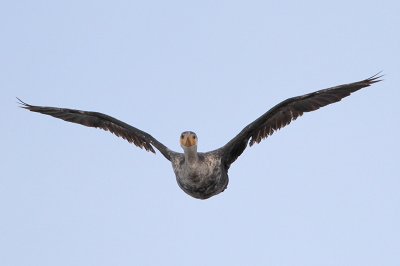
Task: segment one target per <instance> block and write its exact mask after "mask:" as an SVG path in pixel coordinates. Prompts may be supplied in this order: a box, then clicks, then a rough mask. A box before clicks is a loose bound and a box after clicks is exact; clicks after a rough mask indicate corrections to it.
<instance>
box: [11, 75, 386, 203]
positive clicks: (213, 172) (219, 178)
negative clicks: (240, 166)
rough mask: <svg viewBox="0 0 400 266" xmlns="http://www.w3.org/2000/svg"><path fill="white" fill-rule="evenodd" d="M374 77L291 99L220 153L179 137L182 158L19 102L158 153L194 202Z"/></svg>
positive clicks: (119, 130)
mask: <svg viewBox="0 0 400 266" xmlns="http://www.w3.org/2000/svg"><path fill="white" fill-rule="evenodd" d="M381 77H382V76H381V75H379V73H378V74H376V75H374V76H372V77H370V78H367V79H365V80H362V81H358V82H353V83H348V84H343V85H339V86H335V87H331V88H327V89H323V90H319V91H316V92H312V93H309V94H305V95H302V96H297V97H293V98H289V99H287V100H285V101H283V102H281V103H279V104H277V105H275V106H274V107H272V108H271V109H270V110H269V111H267V112H266V113H264V114H263V115H261V116H260V117H259V118H257V119H256V120H255V121H253V122H252V123H250V124H249V125H247V126H246V127H245V128H243V130H242V131H240V132H239V134H237V135H236V136H235V137H234V138H233V139H231V140H230V141H229V142H228V143H227V144H225V145H224V146H222V147H221V148H219V149H216V150H213V151H210V152H198V151H197V144H198V138H197V135H196V133H194V132H192V131H185V132H183V133H182V134H181V135H180V137H179V138H180V146H181V147H182V149H183V153H180V152H175V151H173V150H171V149H169V148H167V147H166V146H165V145H164V144H162V143H161V142H159V141H158V140H157V139H156V138H154V137H153V136H151V135H150V134H148V133H147V132H144V131H142V130H140V129H138V128H136V127H133V126H131V125H128V124H126V123H124V122H122V121H120V120H118V119H115V118H113V117H111V116H108V115H106V114H102V113H98V112H89V111H80V110H74V109H67V108H58V107H44V106H35V105H30V104H27V103H25V102H23V101H22V100H20V99H19V98H17V99H18V100H19V103H20V104H21V106H20V107H22V108H25V109H27V110H29V111H32V112H38V113H42V114H45V115H50V116H53V117H56V118H59V119H63V120H65V121H67V122H72V123H77V124H81V125H84V126H87V127H95V128H101V129H103V130H106V131H110V132H111V133H113V134H115V135H116V136H118V137H121V138H123V139H125V140H127V141H128V142H130V143H133V144H134V145H136V146H138V147H139V148H142V149H143V148H144V149H145V150H146V151H150V152H153V153H155V150H154V149H157V150H158V151H160V152H161V154H162V155H163V156H164V157H165V158H166V159H167V160H169V161H170V162H171V164H172V168H173V170H174V172H175V176H176V180H177V182H178V185H179V187H180V188H181V189H182V190H183V191H184V192H186V193H187V194H188V195H190V196H192V197H194V198H197V199H208V198H210V197H212V196H215V195H217V194H219V193H221V192H222V191H224V190H225V189H226V187H227V185H228V181H229V178H228V169H229V167H230V166H231V164H232V163H233V162H235V161H236V159H237V158H238V157H239V156H240V155H241V154H242V153H243V151H244V150H245V149H246V147H247V146H248V145H249V146H252V145H253V144H254V143H259V142H260V141H261V140H263V139H265V138H267V137H268V136H271V135H272V134H273V133H274V132H275V131H277V130H278V129H281V128H283V127H284V126H287V125H289V124H290V122H292V121H294V120H296V119H297V118H298V117H300V116H301V115H303V113H305V112H311V111H315V110H317V109H319V108H321V107H323V106H326V105H328V104H331V103H335V102H339V101H340V100H341V99H343V98H344V97H347V96H349V95H350V94H351V93H353V92H355V91H358V90H360V89H362V88H365V87H368V86H370V85H372V84H373V83H376V82H379V81H381V80H380V78H381Z"/></svg>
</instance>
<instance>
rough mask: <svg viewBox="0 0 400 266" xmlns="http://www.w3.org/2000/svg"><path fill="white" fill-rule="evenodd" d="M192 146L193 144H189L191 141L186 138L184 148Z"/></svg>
mask: <svg viewBox="0 0 400 266" xmlns="http://www.w3.org/2000/svg"><path fill="white" fill-rule="evenodd" d="M193 144H194V143H192V142H191V139H190V138H189V137H187V138H186V141H185V144H184V145H185V146H186V147H190V146H192V145H193Z"/></svg>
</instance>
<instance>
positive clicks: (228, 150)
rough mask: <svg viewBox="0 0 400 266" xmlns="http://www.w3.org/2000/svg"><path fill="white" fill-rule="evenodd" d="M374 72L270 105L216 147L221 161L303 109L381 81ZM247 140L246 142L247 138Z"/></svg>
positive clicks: (229, 161) (229, 159)
mask: <svg viewBox="0 0 400 266" xmlns="http://www.w3.org/2000/svg"><path fill="white" fill-rule="evenodd" d="M381 77H382V76H380V75H379V73H378V74H376V75H374V76H372V77H370V78H368V79H365V80H362V81H359V82H354V83H349V84H343V85H339V86H336V87H332V88H328V89H324V90H319V91H316V92H313V93H309V94H305V95H303V96H298V97H293V98H289V99H287V100H285V101H283V102H281V103H279V104H277V105H276V106H274V107H273V108H272V109H270V110H269V111H268V112H266V113H265V114H263V115H262V116H260V117H259V118H258V119H257V120H255V121H254V122H253V123H251V124H249V125H248V126H246V127H245V128H244V129H243V130H242V131H241V132H240V133H239V134H238V135H237V136H236V137H234V138H233V139H232V140H231V141H229V142H228V143H227V144H226V145H225V146H223V147H222V148H220V149H219V150H218V151H219V152H221V153H222V156H223V158H224V159H225V164H226V166H227V167H229V166H230V165H231V164H232V163H233V162H234V161H235V160H236V159H237V157H239V156H240V155H241V154H242V152H243V151H244V150H245V149H246V147H247V143H249V144H250V146H252V145H253V144H254V143H259V142H260V141H261V140H263V139H264V138H267V137H268V136H270V135H272V134H273V133H274V132H275V131H277V130H278V129H281V128H283V127H284V126H287V125H289V124H290V122H292V121H293V120H296V119H297V118H298V117H299V116H301V115H303V113H304V112H311V111H315V110H317V109H319V108H321V107H323V106H326V105H328V104H331V103H335V102H339V101H340V100H341V99H343V98H344V97H347V96H349V95H350V94H351V93H353V92H355V91H358V90H360V89H362V88H365V87H368V86H370V85H372V84H373V83H376V82H379V81H381V80H380V79H379V78H381ZM249 140H250V142H249Z"/></svg>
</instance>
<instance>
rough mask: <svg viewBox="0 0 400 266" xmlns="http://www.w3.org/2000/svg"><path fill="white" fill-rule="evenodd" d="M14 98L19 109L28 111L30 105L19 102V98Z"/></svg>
mask: <svg viewBox="0 0 400 266" xmlns="http://www.w3.org/2000/svg"><path fill="white" fill-rule="evenodd" d="M15 98H17V100H18V101H17V104H19V105H20V106H19V107H20V108H24V109H29V107H30V105H29V104H27V103H26V102H24V101H23V100H21V99H20V98H18V97H15Z"/></svg>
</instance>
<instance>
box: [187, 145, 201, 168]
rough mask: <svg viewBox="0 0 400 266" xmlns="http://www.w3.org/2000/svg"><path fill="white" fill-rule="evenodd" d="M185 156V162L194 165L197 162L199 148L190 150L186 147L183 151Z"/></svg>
mask: <svg viewBox="0 0 400 266" xmlns="http://www.w3.org/2000/svg"><path fill="white" fill-rule="evenodd" d="M183 152H184V154H185V162H186V163H188V164H193V163H196V162H197V159H198V155H197V146H196V145H193V146H191V147H189V148H187V147H185V148H184V149H183Z"/></svg>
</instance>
